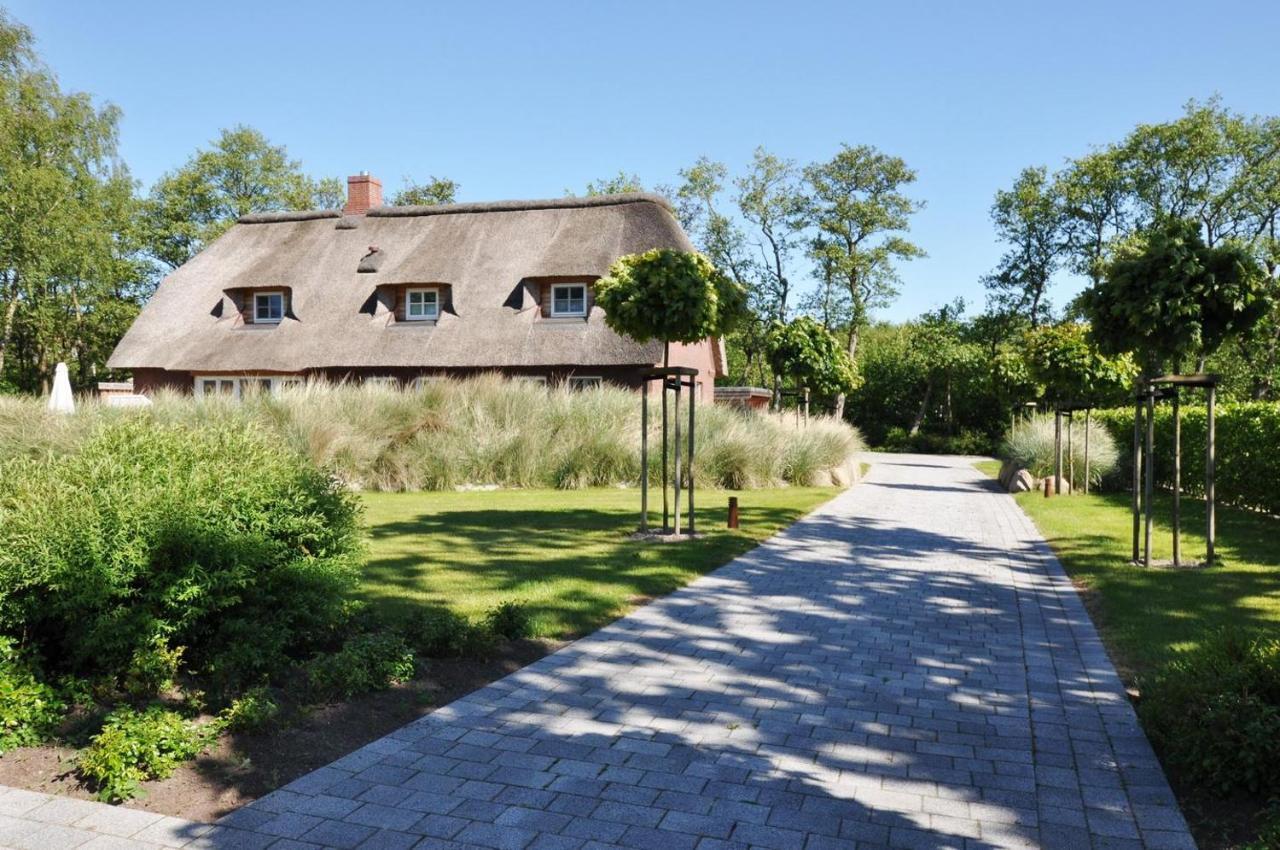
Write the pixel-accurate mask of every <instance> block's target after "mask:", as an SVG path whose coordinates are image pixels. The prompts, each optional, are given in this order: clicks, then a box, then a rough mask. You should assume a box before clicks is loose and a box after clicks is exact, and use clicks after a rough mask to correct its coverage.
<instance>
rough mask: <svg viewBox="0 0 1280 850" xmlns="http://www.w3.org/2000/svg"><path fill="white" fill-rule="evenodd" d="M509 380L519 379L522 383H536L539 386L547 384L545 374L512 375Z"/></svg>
mask: <svg viewBox="0 0 1280 850" xmlns="http://www.w3.org/2000/svg"><path fill="white" fill-rule="evenodd" d="M511 380H513V381H519V382H520V383H522V384H537V385H538V386H540V387H545V386H546V385H547V376H546V375H512V376H511Z"/></svg>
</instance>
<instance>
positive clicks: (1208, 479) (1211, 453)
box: [1204, 386, 1218, 567]
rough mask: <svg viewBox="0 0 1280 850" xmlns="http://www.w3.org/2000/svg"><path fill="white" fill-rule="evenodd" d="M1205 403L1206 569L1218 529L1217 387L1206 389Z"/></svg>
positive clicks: (1209, 565) (1210, 564) (1209, 563)
mask: <svg viewBox="0 0 1280 850" xmlns="http://www.w3.org/2000/svg"><path fill="white" fill-rule="evenodd" d="M1205 396H1206V398H1205V402H1206V406H1207V407H1208V410H1207V411H1206V417H1207V418H1206V420H1205V440H1204V510H1205V544H1206V545H1205V558H1204V563H1205V566H1206V567H1211V566H1213V558H1214V551H1213V546H1214V537H1215V536H1216V532H1217V529H1216V527H1215V525H1214V521H1215V517H1214V511H1213V508H1214V492H1213V479H1214V475H1215V472H1216V468H1217V463H1218V454H1217V447H1216V446H1215V445H1214V427H1215V426H1214V421H1213V418H1214V412H1215V411H1214V407H1215V403H1216V401H1217V398H1216V396H1217V387H1213V386H1210V387H1206V388H1205Z"/></svg>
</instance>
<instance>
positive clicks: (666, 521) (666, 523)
mask: <svg viewBox="0 0 1280 850" xmlns="http://www.w3.org/2000/svg"><path fill="white" fill-rule="evenodd" d="M660 383H661V385H662V530H663V532H664V533H665V532H666V530H667V529H669V528H670V527H671V514H670V511H669V509H668V507H667V454H668V452H669V451H670V450H669V449H668V448H667V376H666V375H665V374H664V375H663V376H662V378H661V381H660Z"/></svg>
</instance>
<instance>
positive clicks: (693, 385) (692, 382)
mask: <svg viewBox="0 0 1280 850" xmlns="http://www.w3.org/2000/svg"><path fill="white" fill-rule="evenodd" d="M697 396H698V376H697V375H694V376H693V377H691V378H690V379H689V472H688V473H687V474H688V476H689V536H690V537H692V536H693V429H694V426H695V425H696V424H697V419H696V418H695V417H694V414H693V411H694V399H695V398H697Z"/></svg>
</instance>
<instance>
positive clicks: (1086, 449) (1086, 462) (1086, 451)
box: [1084, 407, 1093, 496]
mask: <svg viewBox="0 0 1280 850" xmlns="http://www.w3.org/2000/svg"><path fill="white" fill-rule="evenodd" d="M1092 418H1093V408H1090V407H1086V408H1085V409H1084V494H1085V495H1086V496H1087V495H1089V422H1090V420H1091V419H1092Z"/></svg>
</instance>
